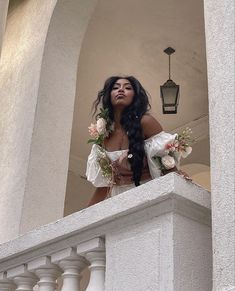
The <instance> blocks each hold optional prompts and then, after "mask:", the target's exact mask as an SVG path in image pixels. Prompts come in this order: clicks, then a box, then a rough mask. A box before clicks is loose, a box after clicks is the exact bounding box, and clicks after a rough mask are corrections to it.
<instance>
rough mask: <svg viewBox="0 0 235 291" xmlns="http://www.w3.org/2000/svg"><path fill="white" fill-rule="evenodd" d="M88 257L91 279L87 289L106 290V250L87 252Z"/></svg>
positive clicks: (90, 290)
mask: <svg viewBox="0 0 235 291" xmlns="http://www.w3.org/2000/svg"><path fill="white" fill-rule="evenodd" d="M86 258H87V260H88V261H89V262H90V266H89V269H90V272H91V275H90V281H89V285H88V286H87V289H86V291H104V282H105V252H104V250H103V251H97V252H87V253H86Z"/></svg>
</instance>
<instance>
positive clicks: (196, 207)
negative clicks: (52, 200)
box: [0, 173, 210, 272]
mask: <svg viewBox="0 0 235 291" xmlns="http://www.w3.org/2000/svg"><path fill="white" fill-rule="evenodd" d="M156 206H157V207H156ZM153 207H154V214H153V213H152V212H151V211H149V212H151V215H154V216H155V217H156V216H159V215H161V214H164V213H167V212H170V211H173V212H176V213H180V214H181V215H183V216H186V217H190V218H191V219H193V220H196V221H200V222H201V223H203V224H206V225H210V192H208V191H207V190H205V189H203V188H202V187H201V186H199V185H196V184H194V183H193V182H189V181H186V180H185V179H184V178H182V177H181V176H179V175H178V174H176V173H170V174H168V175H166V176H163V177H160V178H158V179H155V180H152V181H150V182H148V183H146V184H144V185H141V186H139V187H138V188H135V189H131V190H129V191H127V192H125V193H123V194H120V195H118V196H115V197H113V198H111V199H107V200H105V201H103V202H101V203H98V204H96V205H93V206H91V207H89V208H86V209H83V210H81V211H79V212H77V213H73V214H71V215H69V216H67V217H64V218H62V219H60V220H57V221H55V222H52V223H49V224H47V225H44V226H41V227H38V228H36V229H34V230H32V231H30V232H28V233H26V234H24V235H22V236H20V237H18V238H16V239H14V240H11V241H8V242H5V243H3V244H1V245H0V272H1V271H4V270H6V269H7V268H8V267H13V266H17V265H18V264H20V263H22V262H24V261H25V262H26V261H29V260H30V259H32V258H36V257H40V256H44V255H47V254H48V253H53V252H56V251H59V250H62V249H63V248H66V247H68V245H73V244H78V242H79V243H80V242H83V241H86V240H89V239H92V238H94V237H102V236H104V234H105V229H106V228H107V227H109V224H110V223H112V222H115V221H117V220H118V219H121V218H124V217H126V216H127V215H129V214H134V213H138V212H140V211H142V210H144V211H145V210H146V209H151V208H153ZM147 212H148V211H147ZM145 213H146V211H145ZM146 215H149V213H147V214H146ZM137 217H138V216H137ZM141 219H143V216H142V218H141Z"/></svg>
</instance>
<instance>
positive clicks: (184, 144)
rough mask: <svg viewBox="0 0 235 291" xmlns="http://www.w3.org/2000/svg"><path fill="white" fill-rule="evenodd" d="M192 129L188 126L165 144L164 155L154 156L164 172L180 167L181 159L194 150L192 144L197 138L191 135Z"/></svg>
mask: <svg viewBox="0 0 235 291" xmlns="http://www.w3.org/2000/svg"><path fill="white" fill-rule="evenodd" d="M191 134H192V130H191V129H190V128H188V127H186V128H185V129H184V130H183V132H182V133H181V134H177V135H176V137H175V139H174V140H172V141H171V142H170V143H168V144H166V145H165V151H164V155H163V156H161V157H159V156H154V157H153V158H154V160H155V161H157V162H158V164H159V166H160V170H161V171H162V172H164V171H166V170H171V169H173V168H175V167H178V168H179V165H180V159H181V158H184V159H185V158H186V157H187V156H188V155H190V154H191V152H192V147H191V145H192V144H193V143H194V142H195V139H194V138H192V137H191Z"/></svg>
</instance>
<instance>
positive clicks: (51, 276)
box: [28, 257, 61, 291]
mask: <svg viewBox="0 0 235 291" xmlns="http://www.w3.org/2000/svg"><path fill="white" fill-rule="evenodd" d="M28 270H30V271H32V272H34V273H35V274H36V275H37V276H38V278H39V279H40V280H39V281H38V290H39V291H55V290H56V288H57V283H56V279H57V278H58V277H59V276H60V274H61V270H60V268H59V267H58V266H57V265H55V264H52V263H51V260H50V258H49V257H41V258H38V259H35V260H33V261H31V262H29V263H28Z"/></svg>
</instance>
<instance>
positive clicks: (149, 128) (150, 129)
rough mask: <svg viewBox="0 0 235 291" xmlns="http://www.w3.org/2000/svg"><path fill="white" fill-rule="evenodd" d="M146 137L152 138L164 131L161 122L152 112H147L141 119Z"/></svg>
mask: <svg viewBox="0 0 235 291" xmlns="http://www.w3.org/2000/svg"><path fill="white" fill-rule="evenodd" d="M141 127H142V130H143V134H144V139H147V138H150V137H151V136H153V135H156V134H158V133H160V132H161V131H162V126H161V124H160V123H159V122H158V121H157V120H156V119H155V118H154V117H153V116H152V115H150V114H145V115H144V116H143V117H142V119H141Z"/></svg>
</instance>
